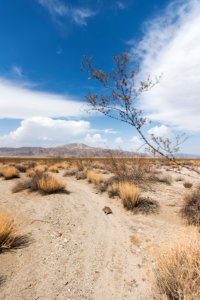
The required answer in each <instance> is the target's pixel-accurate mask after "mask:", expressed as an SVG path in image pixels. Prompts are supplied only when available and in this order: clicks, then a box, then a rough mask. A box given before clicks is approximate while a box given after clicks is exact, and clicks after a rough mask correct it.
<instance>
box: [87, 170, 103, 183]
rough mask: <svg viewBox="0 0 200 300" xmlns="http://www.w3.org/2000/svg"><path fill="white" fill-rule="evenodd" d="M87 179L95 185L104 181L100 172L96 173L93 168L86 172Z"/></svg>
mask: <svg viewBox="0 0 200 300" xmlns="http://www.w3.org/2000/svg"><path fill="white" fill-rule="evenodd" d="M86 177H87V181H88V182H89V183H94V184H95V185H99V184H100V183H102V182H103V181H104V178H103V176H102V175H101V174H98V173H96V172H95V171H93V170H88V171H87V173H86Z"/></svg>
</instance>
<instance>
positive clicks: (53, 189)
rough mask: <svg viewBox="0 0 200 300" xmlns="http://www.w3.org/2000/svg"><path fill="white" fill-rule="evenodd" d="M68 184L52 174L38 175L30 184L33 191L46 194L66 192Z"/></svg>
mask: <svg viewBox="0 0 200 300" xmlns="http://www.w3.org/2000/svg"><path fill="white" fill-rule="evenodd" d="M65 187H66V184H65V183H64V182H63V181H62V180H61V179H59V178H58V177H55V176H54V175H52V174H50V173H36V174H35V175H34V176H33V177H32V179H31V184H30V189H31V190H32V191H37V190H38V191H40V192H43V193H45V194H52V193H58V192H62V191H64V190H65Z"/></svg>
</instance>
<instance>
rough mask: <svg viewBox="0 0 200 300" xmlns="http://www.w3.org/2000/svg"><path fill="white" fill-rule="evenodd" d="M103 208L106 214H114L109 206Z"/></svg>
mask: <svg viewBox="0 0 200 300" xmlns="http://www.w3.org/2000/svg"><path fill="white" fill-rule="evenodd" d="M102 210H103V211H104V213H105V214H106V215H109V214H112V210H111V209H110V207H108V206H105V207H104V208H103V209H102Z"/></svg>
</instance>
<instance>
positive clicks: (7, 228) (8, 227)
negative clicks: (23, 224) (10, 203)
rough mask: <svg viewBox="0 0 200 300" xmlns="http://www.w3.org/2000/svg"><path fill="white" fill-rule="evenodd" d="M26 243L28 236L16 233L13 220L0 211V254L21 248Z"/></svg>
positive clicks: (16, 227) (16, 228)
mask: <svg viewBox="0 0 200 300" xmlns="http://www.w3.org/2000/svg"><path fill="white" fill-rule="evenodd" d="M27 243H28V236H26V235H21V234H19V233H18V226H17V224H16V223H15V221H14V219H13V218H11V217H10V216H9V215H8V214H6V213H5V212H3V211H0V252H3V251H6V250H9V249H12V248H15V249H16V248H21V247H23V246H25V245H27Z"/></svg>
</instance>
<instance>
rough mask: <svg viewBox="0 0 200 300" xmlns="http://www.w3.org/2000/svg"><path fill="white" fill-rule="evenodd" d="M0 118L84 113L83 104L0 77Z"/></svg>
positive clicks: (61, 115)
mask: <svg viewBox="0 0 200 300" xmlns="http://www.w3.org/2000/svg"><path fill="white" fill-rule="evenodd" d="M0 95H1V97H0V118H1V119H3V118H13V119H25V118H30V117H33V116H42V117H72V116H81V115H84V114H86V111H85V107H86V106H85V105H84V104H83V103H81V102H79V101H75V100H74V99H73V98H72V97H70V96H67V95H66V96H62V95H58V94H52V93H45V92H39V91H33V90H31V89H30V88H28V87H26V86H22V85H19V84H17V83H14V82H13V81H8V80H5V79H3V78H0Z"/></svg>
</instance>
